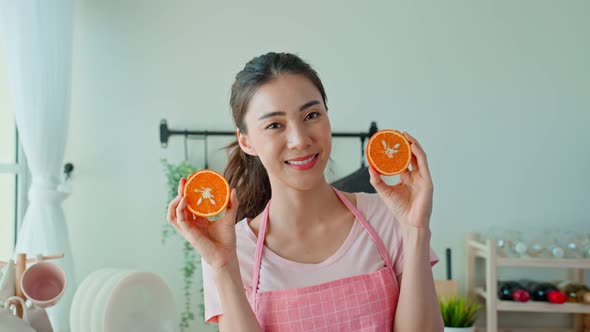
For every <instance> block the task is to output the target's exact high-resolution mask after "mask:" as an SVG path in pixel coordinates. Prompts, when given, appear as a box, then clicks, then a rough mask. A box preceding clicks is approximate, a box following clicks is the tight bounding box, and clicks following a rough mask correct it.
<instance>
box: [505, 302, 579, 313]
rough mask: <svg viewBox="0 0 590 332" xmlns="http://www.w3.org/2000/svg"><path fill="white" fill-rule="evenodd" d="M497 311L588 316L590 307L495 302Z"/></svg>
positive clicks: (568, 304) (545, 303) (571, 304)
mask: <svg viewBox="0 0 590 332" xmlns="http://www.w3.org/2000/svg"><path fill="white" fill-rule="evenodd" d="M496 309H497V310H498V311H529V312H555V313H572V314H590V305H589V304H583V303H567V302H566V303H563V304H554V303H548V302H535V301H530V302H526V303H521V302H514V301H497V303H496Z"/></svg>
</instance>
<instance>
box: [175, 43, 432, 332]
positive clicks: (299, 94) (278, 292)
mask: <svg viewBox="0 0 590 332" xmlns="http://www.w3.org/2000/svg"><path fill="white" fill-rule="evenodd" d="M326 99H327V98H326V93H325V91H324V87H323V85H322V83H321V81H320V79H319V77H318V75H317V73H316V72H315V71H314V70H313V69H312V68H311V67H310V66H309V65H308V64H307V63H305V62H304V61H303V60H301V59H300V58H299V57H297V56H295V55H293V54H288V53H268V54H264V55H261V56H259V57H256V58H254V59H252V60H251V61H250V62H248V63H247V64H246V66H245V68H244V69H243V70H242V71H241V72H239V73H238V74H237V76H236V80H235V82H234V84H233V86H232V93H231V100H230V105H231V109H232V114H233V117H234V121H235V124H236V127H237V130H236V135H237V141H236V142H235V143H234V144H232V145H231V146H230V148H231V149H233V150H232V152H231V154H230V159H229V162H228V165H227V168H226V170H225V176H226V177H227V178H228V180H229V182H230V185H231V186H232V188H234V189H232V192H231V198H230V205H229V207H228V209H227V211H226V214H225V215H224V217H223V218H222V219H220V220H218V221H215V222H209V221H207V220H206V219H203V218H198V217H195V216H193V215H192V214H191V213H190V212H188V210H187V209H186V201H185V200H184V199H183V198H182V197H181V195H180V193H181V192H182V188H183V186H184V184H185V182H186V180H185V179H181V181H180V183H179V187H178V192H179V196H178V197H176V198H175V199H174V200H172V201H171V202H170V205H169V210H168V221H169V222H170V223H171V224H172V225H173V226H174V227H175V228H176V229H177V231H178V232H180V233H181V234H182V235H183V237H184V238H185V239H186V240H187V241H189V242H190V243H191V244H192V245H193V246H194V247H195V249H196V250H197V251H198V252H199V254H200V255H201V257H202V260H203V285H204V291H205V316H206V317H205V318H206V320H207V321H208V322H218V323H219V330H220V331H221V332H227V331H261V330H265V331H357V330H363V331H388V330H389V331H390V330H392V328H393V329H394V330H396V331H442V329H443V323H442V319H441V316H440V312H439V309H438V302H437V299H436V294H435V289H434V281H433V278H432V271H431V264H434V263H436V261H437V258H436V256H435V255H434V253H433V252H432V250H431V248H430V228H429V223H430V215H431V211H432V192H433V185H432V180H431V178H430V172H429V170H428V164H427V160H426V154H425V153H424V151H423V150H422V148H421V147H420V144H419V143H418V141H416V139H414V138H413V137H412V136H410V135H409V134H408V133H404V135H405V136H406V138H407V139H408V140H409V141H410V143H411V150H412V154H413V158H412V163H411V171H410V170H407V171H405V172H404V173H402V174H401V175H400V182H399V183H398V184H397V185H394V186H390V185H388V184H386V183H385V182H383V181H382V179H381V177H380V175H379V174H377V173H376V172H375V171H374V170H372V169H371V170H370V175H371V184H372V185H373V186H374V187H375V189H376V191H377V194H364V193H355V194H351V193H343V192H339V191H337V190H336V189H334V188H332V187H331V186H330V185H329V184H328V183H327V182H326V179H325V178H324V169H325V168H326V164H327V163H328V160H329V158H330V151H331V128H330V121H329V119H328V113H327V112H328V108H327V105H326ZM251 218H252V219H251ZM236 220H238V223H237V224H236V223H235V221H236Z"/></svg>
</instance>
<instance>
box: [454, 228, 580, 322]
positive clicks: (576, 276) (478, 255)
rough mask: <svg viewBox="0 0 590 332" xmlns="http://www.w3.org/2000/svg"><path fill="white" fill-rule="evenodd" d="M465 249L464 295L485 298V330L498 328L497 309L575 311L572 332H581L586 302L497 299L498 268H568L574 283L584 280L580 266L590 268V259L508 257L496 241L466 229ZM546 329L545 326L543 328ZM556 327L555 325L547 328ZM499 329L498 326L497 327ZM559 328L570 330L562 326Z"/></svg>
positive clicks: (553, 311) (552, 311)
mask: <svg viewBox="0 0 590 332" xmlns="http://www.w3.org/2000/svg"><path fill="white" fill-rule="evenodd" d="M465 245H466V249H467V255H466V259H467V267H466V284H467V294H468V296H473V297H476V296H479V297H481V298H483V299H484V301H485V310H486V331H488V332H492V331H498V312H499V311H512V312H515V311H520V312H547V313H571V314H574V315H575V320H574V327H573V331H574V332H582V331H584V329H583V324H584V321H583V319H584V315H585V314H590V305H589V304H583V303H567V302H566V303H563V304H552V303H545V302H530V301H529V302H525V303H520V302H513V301H502V300H500V299H498V297H497V294H498V288H497V285H498V275H497V270H498V268H557V269H568V270H570V271H571V273H572V276H571V279H572V281H573V282H576V283H583V282H584V270H585V269H590V259H587V258H586V259H570V258H549V259H544V258H524V257H522V258H512V257H505V256H502V255H499V254H498V251H497V247H496V242H495V241H493V240H487V241H485V242H482V241H479V240H478V236H477V234H476V233H468V234H467V236H466V239H465ZM477 259H483V260H484V261H485V286H478V285H476V271H475V263H476V260H477ZM545 330H547V331H549V329H545ZM550 330H551V331H556V329H550ZM500 331H502V330H500ZM506 331H514V332H519V331H544V330H543V329H506ZM560 331H572V330H571V329H562V330H560Z"/></svg>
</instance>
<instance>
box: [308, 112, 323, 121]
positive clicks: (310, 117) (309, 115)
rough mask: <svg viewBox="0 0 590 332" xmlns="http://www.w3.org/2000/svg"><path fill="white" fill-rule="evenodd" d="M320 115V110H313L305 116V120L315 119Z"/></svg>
mask: <svg viewBox="0 0 590 332" xmlns="http://www.w3.org/2000/svg"><path fill="white" fill-rule="evenodd" d="M319 116H320V113H319V112H311V113H309V114H308V115H307V116H306V117H305V120H310V119H315V118H317V117H319Z"/></svg>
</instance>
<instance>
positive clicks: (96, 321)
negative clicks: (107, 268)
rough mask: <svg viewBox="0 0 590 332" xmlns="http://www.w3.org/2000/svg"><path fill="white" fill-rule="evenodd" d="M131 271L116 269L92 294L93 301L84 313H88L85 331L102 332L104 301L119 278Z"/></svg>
mask: <svg viewBox="0 0 590 332" xmlns="http://www.w3.org/2000/svg"><path fill="white" fill-rule="evenodd" d="M131 273H133V271H130V270H117V271H116V272H113V273H112V274H110V275H109V277H108V278H107V279H106V280H105V281H104V282H103V283H102V285H101V286H100V287H99V288H98V290H97V291H96V293H95V294H94V301H93V302H92V306H91V307H90V310H89V311H88V312H87V313H86V314H89V315H88V316H86V317H88V318H90V319H88V320H87V324H85V325H86V329H85V331H87V332H104V312H105V308H106V303H107V301H108V299H109V298H110V297H111V294H112V293H113V288H115V286H116V285H117V284H119V283H120V282H121V280H122V279H123V278H124V277H125V276H127V275H129V274H131Z"/></svg>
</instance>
